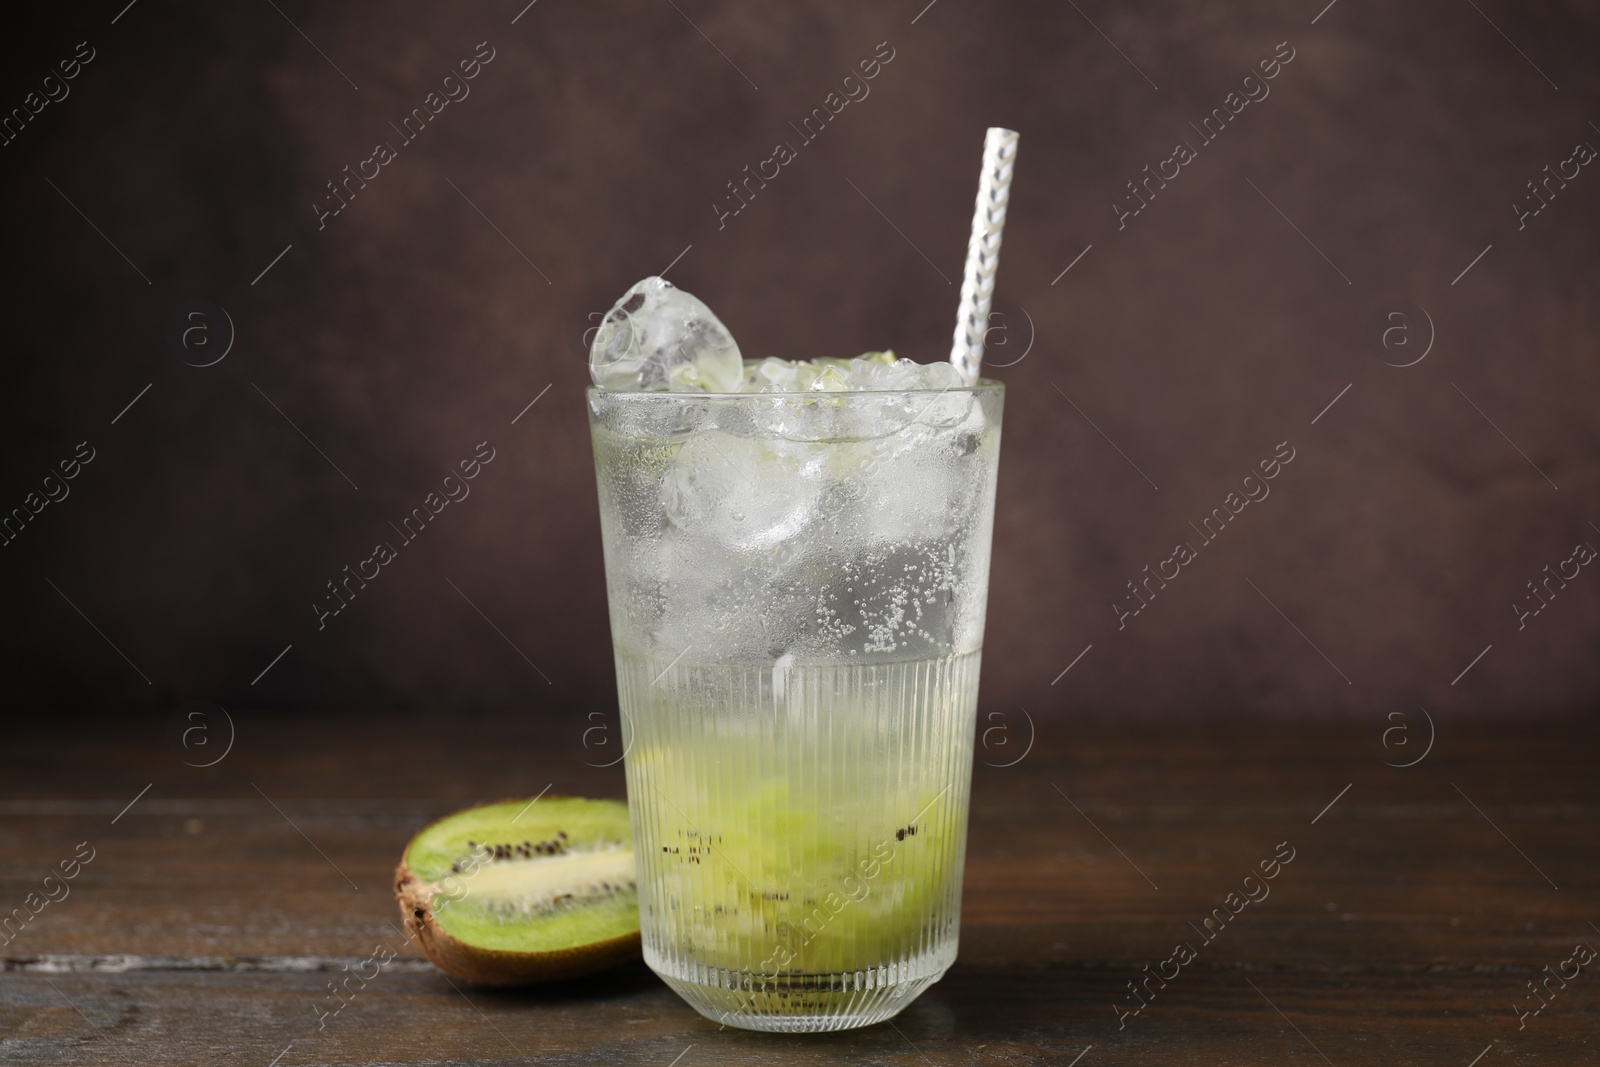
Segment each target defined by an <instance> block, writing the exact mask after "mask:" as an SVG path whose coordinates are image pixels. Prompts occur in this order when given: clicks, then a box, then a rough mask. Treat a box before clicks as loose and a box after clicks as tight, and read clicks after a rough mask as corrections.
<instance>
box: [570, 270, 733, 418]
mask: <svg viewBox="0 0 1600 1067" xmlns="http://www.w3.org/2000/svg"><path fill="white" fill-rule="evenodd" d="M589 374H590V376H591V377H593V379H594V383H595V384H596V385H598V386H600V387H601V388H603V389H617V390H628V391H641V390H671V391H675V392H706V393H735V392H738V391H739V390H740V386H741V384H742V383H743V380H744V362H743V360H742V358H741V357H740V355H739V346H738V345H737V344H736V343H735V342H734V340H733V335H732V334H730V333H729V332H728V328H727V327H726V326H724V325H722V322H721V320H720V319H718V318H717V317H716V315H714V314H712V312H711V309H710V308H708V307H706V305H705V304H704V303H703V302H701V301H700V300H698V299H696V298H695V297H694V296H692V295H690V294H689V293H686V292H684V291H683V290H682V289H679V288H677V287H676V286H674V285H673V284H672V283H671V282H669V281H667V280H666V279H665V278H657V277H650V278H646V279H644V280H643V281H641V282H637V283H636V284H634V285H633V286H632V287H631V288H630V289H629V290H628V291H627V292H626V293H624V294H622V299H620V300H618V301H617V302H616V304H615V305H613V306H612V308H611V310H610V311H609V312H607V313H606V317H605V319H604V320H603V321H602V322H601V323H600V328H599V329H598V330H596V331H595V335H594V343H593V344H591V345H590V346H589Z"/></svg>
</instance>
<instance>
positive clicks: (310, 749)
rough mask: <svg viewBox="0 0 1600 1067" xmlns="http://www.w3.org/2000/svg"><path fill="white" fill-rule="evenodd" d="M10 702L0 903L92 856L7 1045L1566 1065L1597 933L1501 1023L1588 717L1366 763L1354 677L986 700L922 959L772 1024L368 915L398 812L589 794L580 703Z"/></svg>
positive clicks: (1582, 791)
mask: <svg viewBox="0 0 1600 1067" xmlns="http://www.w3.org/2000/svg"><path fill="white" fill-rule="evenodd" d="M12 717H13V719H14V720H15V721H13V722H12V723H10V724H8V727H7V737H6V740H5V743H4V745H3V748H0V768H3V777H0V782H3V786H0V789H3V794H0V796H3V797H4V799H3V801H0V813H3V819H0V908H3V909H11V908H19V907H24V906H25V900H27V899H28V895H29V894H30V893H35V892H39V891H40V890H41V886H42V885H43V878H44V876H45V874H46V873H47V871H48V870H49V869H52V868H56V867H57V866H58V865H59V864H60V863H62V862H63V861H71V860H72V858H73V857H74V854H75V852H76V853H80V854H87V849H92V850H93V858H92V859H91V860H89V862H87V863H86V864H83V865H81V866H80V868H79V869H78V873H77V876H76V877H75V878H74V879H73V880H71V881H70V882H68V883H65V885H66V886H67V888H68V889H69V895H67V896H66V897H64V898H63V899H60V900H58V901H54V902H50V903H47V904H44V905H43V906H42V907H41V909H40V910H39V912H38V914H37V915H35V916H32V917H31V918H30V920H29V921H28V922H27V923H26V925H23V926H21V927H20V929H17V930H16V931H15V932H14V933H13V934H12V936H11V939H10V940H9V942H8V943H6V944H5V945H4V946H3V947H0V955H3V956H4V968H5V973H3V974H0V1062H4V1063H7V1064H102V1063H136V1064H168V1063H174V1064H176V1063H205V1064H240V1065H249V1064H258V1065H262V1067H265V1065H267V1064H270V1063H277V1064H281V1065H284V1067H287V1065H291V1064H311V1063H316V1064H331V1063H341V1064H342V1063H452V1064H454V1063H523V1062H537V1063H548V1064H595V1063H625V1064H645V1065H652V1067H672V1065H674V1064H676V1065H679V1067H695V1065H698V1064H709V1063H729V1064H784V1065H792V1064H822V1063H830V1064H831V1063H851V1064H908V1065H909V1064H975V1065H976V1064H1036V1063H1040V1064H1072V1063H1077V1064H1079V1065H1080V1067H1101V1065H1107V1064H1130V1065H1134V1064H1137V1065H1151V1064H1184V1065H1194V1064H1271V1065H1281V1064H1324V1063H1327V1064H1333V1065H1337V1067H1345V1065H1349V1064H1384V1065H1391V1064H1430V1065H1435V1064H1437V1065H1448V1067H1468V1065H1469V1064H1473V1063H1478V1064H1479V1065H1480V1067H1495V1065H1497V1064H1502V1063H1517V1064H1592V1063H1596V1062H1600V1051H1597V1050H1600V1033H1597V1022H1600V973H1596V972H1600V962H1596V963H1592V964H1590V965H1589V966H1587V967H1585V968H1584V969H1583V970H1581V971H1580V972H1579V973H1578V974H1577V976H1576V977H1573V978H1571V979H1570V980H1568V981H1567V982H1566V986H1565V988H1564V989H1563V988H1561V986H1560V984H1559V982H1557V981H1554V980H1553V981H1552V982H1551V983H1550V988H1551V989H1553V990H1555V992H1554V993H1552V994H1550V995H1549V996H1550V998H1551V999H1550V1000H1549V1003H1548V1004H1546V1005H1545V1006H1544V1007H1543V1008H1542V1010H1541V1011H1540V1012H1539V1013H1538V1014H1537V1015H1530V1016H1528V1017H1527V1018H1526V1019H1524V1020H1522V1021H1521V1024H1520V1028H1519V1019H1518V1017H1517V1015H1516V1014H1515V1013H1514V1009H1513V1005H1517V1004H1520V1005H1522V1006H1523V1008H1524V1009H1525V1010H1531V1009H1532V1008H1533V1007H1534V1006H1536V1005H1538V1004H1542V1003H1543V1002H1542V1001H1535V1000H1534V999H1533V996H1532V994H1531V993H1530V990H1529V985H1528V983H1529V982H1530V981H1534V980H1539V979H1542V978H1544V977H1545V976H1546V975H1547V974H1548V972H1546V971H1545V970H1544V968H1545V967H1546V966H1548V967H1550V968H1551V969H1552V970H1556V969H1558V968H1561V967H1562V966H1563V961H1567V960H1569V959H1571V958H1572V956H1573V950H1574V946H1575V945H1577V944H1578V943H1580V942H1587V943H1588V944H1589V945H1592V946H1595V947H1596V948H1600V929H1597V926H1596V924H1600V894H1597V892H1596V890H1597V888H1600V847H1597V846H1600V763H1597V759H1596V756H1597V753H1600V746H1597V741H1600V729H1597V726H1596V724H1595V723H1594V722H1592V721H1591V722H1587V723H1578V722H1549V721H1545V722H1538V723H1524V724H1498V725H1484V724H1471V723H1457V722H1440V723H1439V724H1438V733H1437V738H1436V740H1435V742H1434V744H1433V746H1432V749H1431V751H1429V752H1428V753H1427V755H1426V756H1425V758H1423V759H1422V761H1421V762H1420V763H1418V764H1416V765H1415V766H1411V767H1392V766H1386V765H1385V761H1388V762H1389V763H1399V762H1409V761H1410V760H1412V759H1415V758H1416V755H1417V754H1418V753H1420V752H1422V751H1423V746H1424V744H1425V743H1426V741H1427V736H1426V735H1427V732H1428V731H1427V727H1426V725H1425V724H1424V723H1422V722H1421V721H1420V719H1421V716H1420V715H1415V716H1414V718H1415V719H1417V720H1419V721H1416V722H1412V723H1408V724H1405V725H1406V728H1407V729H1408V730H1409V731H1410V733H1409V736H1408V735H1404V734H1390V735H1389V736H1388V737H1387V739H1385V737H1384V730H1385V729H1386V728H1391V727H1394V726H1396V725H1397V724H1398V723H1399V722H1400V721H1399V720H1394V721H1390V720H1387V719H1385V718H1384V717H1383V716H1382V715H1381V714H1379V713H1377V712H1375V713H1374V714H1373V717H1372V721H1371V722H1358V723H1349V722H1346V723H1340V724H1314V725H1294V726H1291V725H1285V724H1281V723H1278V724H1272V723H1260V722H1230V723H1223V724H1215V723H1213V724H1210V725H1172V724H1159V723H1138V722H1131V721H1126V720H1125V721H1120V722H1109V721H1096V720H1082V719H1078V718H1070V719H1068V718H1051V719H1046V720H1041V721H1039V722H1038V729H1037V736H1036V739H1035V743H1034V745H1033V747H1032V750H1031V751H1029V752H1027V754H1026V755H1025V756H1024V757H1023V758H1022V759H1021V761H1020V762H1018V763H1016V764H1015V765H1014V766H1010V767H1002V766H988V765H986V763H987V764H1003V763H1007V762H1010V761H1012V760H1013V759H1015V758H1016V757H1017V756H1019V755H1021V754H1022V752H1023V750H1024V745H1025V743H1026V741H1027V734H1028V725H1027V723H1026V722H1024V721H1023V720H1022V717H1021V715H1020V714H1016V715H1013V716H1012V721H1009V722H1002V720H1000V719H994V720H990V722H989V723H988V725H990V726H995V725H1003V726H1005V728H1006V729H1005V732H1004V733H999V734H994V733H992V734H990V736H989V741H990V742H991V744H990V746H989V747H988V748H987V749H985V750H981V751H980V754H979V760H980V763H979V766H978V767H977V770H976V774H975V779H974V784H973V809H972V821H971V832H970V843H969V847H968V856H967V879H966V898H965V905H964V910H963V929H962V937H961V957H960V959H959V961H958V962H957V963H956V965H955V967H954V968H952V970H951V971H950V973H949V974H948V975H947V976H946V977H945V979H944V980H943V981H942V982H940V983H939V984H938V985H937V986H935V987H934V988H933V989H932V990H930V991H929V992H928V993H926V994H925V995H923V996H922V997H921V999H919V1000H917V1001H916V1002H915V1003H913V1004H912V1005H911V1006H910V1007H909V1008H908V1009H907V1010H906V1011H905V1012H904V1013H903V1014H901V1015H900V1016H899V1017H898V1018H897V1019H896V1020H894V1023H893V1025H888V1024H885V1025H880V1026H876V1027H872V1028H870V1029H866V1030H860V1031H854V1032H849V1033H841V1034H829V1035H815V1036H788V1035H768V1034H755V1033H746V1032H742V1031H738V1030H733V1029H719V1028H718V1027H717V1026H716V1025H715V1024H714V1023H710V1022H707V1021H706V1020H704V1019H702V1018H701V1017H700V1016H698V1015H696V1014H695V1013H694V1012H693V1011H691V1010H690V1009H689V1008H688V1007H687V1006H686V1005H684V1004H683V1003H682V1002H680V1001H679V1000H678V999H677V998H676V997H675V996H674V995H673V994H672V993H670V992H669V991H668V990H667V989H666V987H665V986H663V985H662V984H661V983H660V982H659V981H657V980H656V979H655V977H654V976H653V975H652V974H651V973H650V972H649V971H648V970H647V969H646V968H645V967H644V966H643V964H636V965H633V966H631V967H628V968H626V969H623V970H621V971H618V972H615V973H612V974H610V975H606V976H602V977H598V978H594V979H590V980H586V981H582V982H576V983H571V984H568V985H566V986H563V987H560V988H549V989H530V990H526V991H511V992H505V991H490V990H484V989H476V988H471V987H460V988H457V987H455V986H452V984H451V983H450V982H448V981H446V980H445V979H444V978H443V977H442V976H441V975H440V974H439V973H438V972H437V971H435V970H433V968H432V967H431V966H430V965H429V964H428V963H427V962H426V961H425V960H423V959H421V958H420V957H419V956H418V955H417V953H416V952H415V950H413V949H412V948H411V946H409V945H408V944H407V943H406V942H405V940H404V938H403V936H402V935H401V933H400V931H399V929H398V927H397V924H396V918H397V911H396V907H395V905H394V902H393V897H392V893H391V888H390V874H391V871H392V869H393V866H394V863H395V861H396V859H397V857H398V856H399V853H400V849H401V847H402V846H403V845H404V844H405V842H406V840H407V839H408V838H409V836H410V835H411V834H412V833H413V832H414V831H415V830H416V829H417V828H418V827H420V826H421V825H422V824H423V823H425V822H426V821H428V820H430V819H432V818H434V817H436V816H438V815H441V814H443V813H445V812H447V811H449V810H452V809H453V808H456V807H459V806H461V805H463V804H465V803H467V802H469V801H472V800H477V799H484V798H498V797H502V796H512V795H532V794H534V793H537V792H538V791H539V790H541V789H543V788H545V786H546V785H553V791H555V792H568V793H578V794H588V795H596V796H600V795H609V796H619V797H620V796H622V795H623V780H622V774H621V768H620V767H611V768H599V767H591V766H587V765H586V761H587V762H589V763H602V762H605V761H606V760H607V759H609V758H610V757H611V756H612V755H615V748H614V747H613V749H612V750H611V751H610V752H607V750H606V749H605V748H604V746H600V745H599V744H598V741H599V740H601V739H602V738H603V736H604V735H603V734H595V733H591V734H589V735H588V738H587V740H588V741H589V742H590V745H589V747H587V748H586V747H585V746H584V744H583V740H584V739H585V735H584V731H585V730H586V729H590V728H592V727H594V726H596V725H597V724H600V723H602V721H603V719H604V718H605V717H599V718H594V719H590V718H586V717H585V716H584V715H583V714H582V713H572V714H570V715H565V716H544V717H542V721H541V722H540V723H537V724H536V723H533V722H520V723H519V722H504V721H485V720H482V719H481V718H480V717H475V716H473V715H470V714H464V713H457V712H449V713H440V714H438V715H429V716H422V715H417V716H407V717H402V716H390V717H383V718H376V717H373V718H340V719H330V718H324V717H313V716H285V717H268V716H261V715H238V714H236V715H234V716H233V724H234V728H235V729H234V736H233V738H232V742H233V743H232V747H231V750H230V751H228V752H227V754H226V756H224V757H223V758H222V759H221V760H220V762H217V763H216V764H215V765H214V766H211V767H207V768H196V767H193V766H186V765H185V761H186V760H187V761H188V762H189V763H200V762H206V761H209V760H211V759H213V758H215V757H216V756H217V755H218V754H219V753H221V752H222V751H223V745H224V742H225V741H226V740H227V736H226V735H227V733H228V727H227V724H226V723H225V722H223V721H222V719H221V717H220V715H217V714H213V715H212V716H211V719H212V720H213V721H212V722H210V724H209V726H208V730H209V733H208V734H206V735H199V734H196V735H191V737H190V738H189V740H190V741H191V745H190V748H189V749H188V750H185V749H183V748H181V747H180V746H179V745H178V744H176V743H175V742H174V738H175V737H176V736H177V734H178V730H177V726H178V725H181V724H172V723H169V724H166V728H165V729H164V728H163V724H162V723H161V722H135V721H131V720H129V719H126V718H123V719H113V720H109V721H99V720H83V719H76V718H74V717H72V716H29V715H23V714H21V713H15V714H13V716H12ZM530 718H531V716H530ZM194 721H195V722H199V721H200V720H194ZM611 725H612V726H613V727H614V725H615V724H614V721H613V722H612V723H611ZM445 727H448V732H447V733H445V732H443V730H444V728H445ZM452 737H456V738H458V739H457V740H451V738H452ZM201 740H206V741H208V743H209V746H210V747H206V746H205V745H201V744H199V743H198V742H199V741H201ZM1385 740H1387V741H1388V742H1389V745H1388V746H1387V747H1385V745H1384V741H1385ZM1402 740H1407V741H1408V742H1409V743H1408V744H1407V745H1401V744H1400V743H1399V742H1400V741H1402ZM1001 741H1005V744H1001V743H1000V742H1001ZM147 786H149V788H148V789H147V788H146V787H147ZM135 797H138V800H137V802H136V803H133V804H132V806H131V807H129V802H130V801H132V800H134V798H135ZM81 842H88V845H87V846H86V847H84V848H80V843H81ZM1280 842H1288V846H1287V847H1288V848H1292V849H1293V853H1294V859H1293V860H1292V862H1290V863H1289V864H1287V865H1286V866H1283V867H1281V869H1279V870H1278V872H1277V877H1276V878H1275V879H1274V880H1272V881H1271V882H1270V883H1267V889H1268V891H1269V894H1270V895H1268V896H1267V897H1266V899H1264V900H1261V901H1260V902H1259V903H1248V904H1243V905H1242V906H1241V910H1240V911H1239V913H1238V914H1236V915H1233V914H1231V913H1230V917H1229V921H1228V922H1227V924H1226V925H1225V926H1223V927H1222V928H1221V932H1220V933H1215V934H1214V935H1213V939H1212V940H1209V941H1208V940H1207V939H1206V938H1205V937H1203V936H1202V931H1201V930H1200V929H1199V928H1200V927H1201V926H1202V921H1203V920H1204V919H1205V917H1206V916H1207V915H1208V914H1211V911H1212V909H1213V908H1215V907H1219V906H1220V907H1224V908H1226V907H1227V906H1228V904H1227V901H1226V895H1227V894H1228V893H1230V892H1240V893H1242V892H1243V890H1244V888H1245V887H1246V883H1245V882H1244V879H1245V877H1246V875H1248V874H1250V873H1252V871H1255V870H1256V869H1257V867H1258V864H1259V863H1260V861H1262V860H1265V859H1269V858H1270V857H1272V856H1273V854H1274V851H1275V850H1276V849H1278V846H1279V843H1280ZM61 884H62V883H57V882H52V883H50V888H51V891H52V892H55V893H56V894H57V895H59V893H60V886H61ZM1250 884H1251V885H1254V886H1256V888H1254V889H1252V890H1251V891H1252V892H1253V893H1256V894H1258V895H1259V893H1260V892H1261V889H1260V887H1259V883H1250ZM1158 886H1159V888H1157V887H1158ZM1557 886H1559V888H1557ZM32 899H33V900H34V901H35V902H36V903H37V902H38V901H39V900H41V899H42V895H41V897H35V898H32ZM1238 899H1239V898H1235V900H1236V901H1237V900H1238ZM1213 921H1215V920H1213ZM1180 942H1187V943H1188V945H1189V946H1190V947H1191V948H1193V949H1194V950H1196V954H1195V958H1194V959H1193V960H1192V961H1191V962H1189V963H1188V964H1187V965H1185V966H1183V967H1182V968H1181V969H1180V970H1178V971H1177V974H1176V977H1173V978H1172V979H1171V981H1170V982H1168V983H1166V986H1165V988H1161V987H1160V983H1159V982H1153V983H1152V984H1151V987H1150V988H1151V989H1154V990H1159V991H1158V992H1156V993H1155V994H1154V997H1153V999H1152V1000H1151V1001H1150V1003H1149V1005H1148V1006H1147V1007H1145V1008H1144V1009H1143V1010H1142V1011H1141V1012H1140V1014H1138V1015H1137V1016H1131V1017H1128V1018H1126V1019H1125V1020H1123V1022H1124V1023H1125V1026H1122V1027H1121V1028H1119V1015H1118V1012H1117V1011H1116V1010H1115V1009H1114V1008H1113V1005H1123V1006H1124V1007H1125V1008H1126V1007H1131V1006H1132V1005H1133V1004H1134V1003H1135V1002H1134V1001H1132V1000H1131V999H1130V996H1129V992H1128V985H1127V984H1128V983H1129V982H1130V981H1133V980H1136V979H1139V978H1141V977H1143V975H1144V974H1145V973H1146V972H1145V971H1144V970H1143V968H1144V967H1145V966H1146V965H1147V964H1148V965H1150V967H1151V968H1153V969H1154V968H1158V967H1161V966H1162V965H1163V961H1164V960H1167V959H1168V958H1169V957H1170V956H1171V955H1172V952H1173V949H1174V946H1175V945H1176V944H1178V943H1180ZM378 946H387V947H388V948H389V949H390V950H392V951H394V952H397V953H398V957H397V958H396V959H395V960H394V961H393V962H392V963H390V964H389V965H388V966H387V967H386V968H385V969H384V970H383V971H382V973H381V974H379V975H378V976H377V977H375V978H374V979H373V980H372V981H371V982H370V983H369V984H368V985H367V986H366V988H365V989H363V990H362V991H361V992H360V993H359V994H358V995H357V996H356V998H355V999H354V1000H352V1001H351V1002H350V1003H349V1005H348V1006H347V1007H345V1008H344V1009H343V1010H342V1011H341V1012H340V1013H339V1014H338V1015H336V1016H332V1017H330V1018H328V1019H326V1020H325V1026H322V1027H321V1028H319V1023H318V1012H317V1008H318V1007H319V1006H325V1005H328V1004H331V1003H332V1002H331V1001H329V1000H327V999H325V998H326V997H327V986H328V983H329V981H330V980H331V979H332V978H334V977H335V976H339V977H342V976H343V974H344V971H343V970H342V968H343V967H345V966H350V967H354V966H355V965H356V964H357V963H358V962H359V961H361V960H364V959H366V958H367V957H369V956H370V955H371V954H372V953H373V952H374V950H375V949H376V948H377V947H378ZM1174 966H1175V965H1173V964H1167V965H1166V968H1167V973H1168V974H1171V973H1172V969H1173V968H1174ZM1572 966H1573V965H1572V964H1567V965H1566V969H1567V970H1568V972H1569V973H1570V971H1571V969H1572ZM369 973H370V971H369ZM1480 1055H1481V1056H1482V1059H1481V1060H1480V1059H1476V1058H1477V1057H1479V1056H1480Z"/></svg>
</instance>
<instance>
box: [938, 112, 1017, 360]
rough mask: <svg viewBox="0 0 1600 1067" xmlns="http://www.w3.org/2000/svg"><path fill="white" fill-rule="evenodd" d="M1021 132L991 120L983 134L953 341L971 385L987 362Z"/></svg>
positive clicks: (953, 354)
mask: <svg viewBox="0 0 1600 1067" xmlns="http://www.w3.org/2000/svg"><path fill="white" fill-rule="evenodd" d="M1017 137H1018V134H1017V132H1016V131H1015V130H1006V129H1002V128H1000V127H999V126H991V127H989V132H988V133H987V134H985V135H984V138H983V172H982V173H981V174H980V175H979V176H978V200H977V203H976V204H975V205H974V206H973V209H972V236H971V237H970V238H968V240H967V265H966V268H965V270H964V271H963V272H962V275H961V308H960V311H959V314H958V316H957V318H956V331H955V337H954V338H953V340H952V341H951V344H950V362H951V363H953V364H955V368H956V372H957V373H958V374H960V375H961V380H962V381H964V382H966V383H967V384H968V385H972V384H973V383H975V382H976V381H977V380H978V372H979V370H980V369H981V366H982V363H983V338H984V335H985V334H986V333H988V330H989V307H990V305H991V304H992V303H993V302H994V275H995V271H997V270H998V269H999V268H1000V231H1001V230H1002V229H1003V228H1004V227H1005V224H1006V204H1007V203H1008V202H1009V201H1010V200H1011V172H1012V170H1013V169H1015V167H1016V163H1017Z"/></svg>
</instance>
